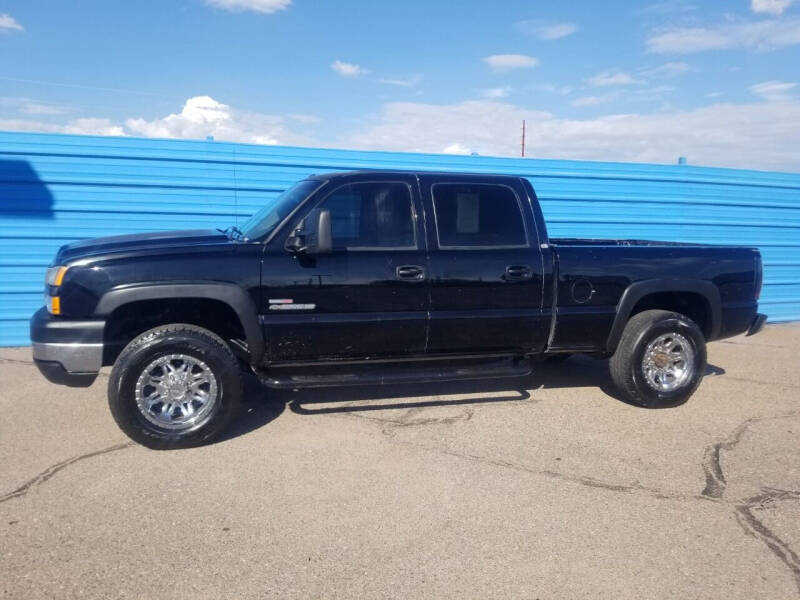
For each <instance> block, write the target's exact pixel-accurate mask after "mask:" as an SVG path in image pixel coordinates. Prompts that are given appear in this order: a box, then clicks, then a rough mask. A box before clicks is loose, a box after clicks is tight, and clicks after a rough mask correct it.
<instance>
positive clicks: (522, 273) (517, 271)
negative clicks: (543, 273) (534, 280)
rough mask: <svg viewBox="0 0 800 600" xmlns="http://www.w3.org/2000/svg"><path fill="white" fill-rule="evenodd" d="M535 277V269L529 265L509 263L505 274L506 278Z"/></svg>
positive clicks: (517, 279)
mask: <svg viewBox="0 0 800 600" xmlns="http://www.w3.org/2000/svg"><path fill="white" fill-rule="evenodd" d="M531 277H533V269H531V268H530V267H529V266H528V265H509V266H507V267H506V272H505V273H504V274H503V279H505V280H515V281H519V280H522V279H530V278H531Z"/></svg>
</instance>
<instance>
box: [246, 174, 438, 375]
mask: <svg viewBox="0 0 800 600" xmlns="http://www.w3.org/2000/svg"><path fill="white" fill-rule="evenodd" d="M360 179H362V180H359V181H353V182H347V180H346V179H344V180H343V181H341V182H339V181H337V182H335V183H334V184H333V185H332V186H331V189H330V190H328V191H327V194H326V195H325V196H324V197H323V198H322V199H321V200H320V201H319V202H316V203H314V205H313V206H310V207H309V210H308V211H303V212H304V215H305V214H308V212H309V211H310V210H313V209H327V210H329V211H330V214H331V225H332V240H333V249H332V252H331V253H329V254H317V255H308V254H291V253H290V252H288V251H286V250H285V249H284V248H283V244H284V242H285V239H280V240H276V242H277V243H276V244H275V245H274V246H275V247H272V248H270V249H268V250H267V252H266V253H265V254H264V258H263V262H262V273H261V282H262V288H261V301H262V306H261V310H260V313H261V321H262V325H263V328H264V334H265V339H266V342H267V353H268V360H271V361H298V360H299V361H302V360H316V359H323V360H324V359H342V358H345V359H347V358H352V359H363V358H370V357H385V356H402V355H411V354H422V353H424V352H425V345H426V337H427V327H428V321H427V310H428V264H427V252H426V242H425V236H424V233H423V228H422V224H421V223H420V219H419V218H418V215H419V214H420V202H419V193H418V187H417V180H416V177H414V176H413V175H408V176H406V175H376V176H375V177H374V179H371V180H370V181H363V175H362V176H361V177H360ZM299 221H300V219H298V220H297V222H296V223H295V224H294V225H293V227H292V228H294V226H296V224H297V223H299Z"/></svg>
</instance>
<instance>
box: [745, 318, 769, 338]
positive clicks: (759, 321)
mask: <svg viewBox="0 0 800 600" xmlns="http://www.w3.org/2000/svg"><path fill="white" fill-rule="evenodd" d="M766 322H767V315H762V314H761V313H758V314H757V315H756V316H755V317H754V318H753V322H752V323H751V324H750V328H749V329H748V330H747V335H755V334H757V333H758V332H759V331H761V330H762V329H764V324H765V323H766Z"/></svg>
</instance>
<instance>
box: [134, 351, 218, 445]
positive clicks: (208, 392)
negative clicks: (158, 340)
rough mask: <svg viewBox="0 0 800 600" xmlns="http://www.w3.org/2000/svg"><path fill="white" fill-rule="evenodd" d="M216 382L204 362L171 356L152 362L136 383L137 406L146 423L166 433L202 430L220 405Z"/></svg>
mask: <svg viewBox="0 0 800 600" xmlns="http://www.w3.org/2000/svg"><path fill="white" fill-rule="evenodd" d="M217 394H218V386H217V378H216V377H215V376H214V373H213V371H211V369H210V368H209V366H208V365H207V364H206V363H204V362H203V361H202V360H199V359H197V358H194V357H193V356H188V355H186V354H169V355H167V356H161V357H159V358H157V359H155V360H154V361H153V362H151V363H150V364H149V365H147V366H146V367H145V369H144V370H143V371H142V374H141V375H139V380H138V381H137V382H136V405H137V406H138V407H139V411H140V412H141V413H142V415H143V416H144V418H145V419H147V420H148V421H150V422H151V423H153V424H154V425H157V426H158V427H161V428H164V429H172V430H182V431H184V430H189V429H195V428H197V427H200V426H201V425H202V424H203V423H205V422H206V421H207V420H208V418H209V417H210V416H211V411H212V410H213V409H214V406H215V405H216V403H217Z"/></svg>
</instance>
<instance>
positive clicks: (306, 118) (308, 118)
mask: <svg viewBox="0 0 800 600" xmlns="http://www.w3.org/2000/svg"><path fill="white" fill-rule="evenodd" d="M286 116H287V117H289V118H290V119H292V120H294V121H297V122H298V123H302V124H303V125H319V124H320V123H322V119H321V118H319V117H318V116H316V115H307V114H304V113H290V114H288V115H286Z"/></svg>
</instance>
